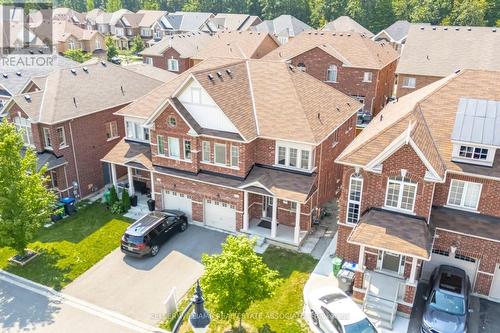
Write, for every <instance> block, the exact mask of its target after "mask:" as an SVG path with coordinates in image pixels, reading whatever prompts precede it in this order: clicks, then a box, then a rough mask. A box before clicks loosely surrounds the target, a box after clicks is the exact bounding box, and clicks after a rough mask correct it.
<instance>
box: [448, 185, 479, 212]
mask: <svg viewBox="0 0 500 333" xmlns="http://www.w3.org/2000/svg"><path fill="white" fill-rule="evenodd" d="M453 182H462V183H464V190H463V192H462V197H461V198H460V205H456V204H452V203H450V196H451V188H452V183H453ZM469 184H479V195H478V197H477V202H476V207H475V208H471V207H466V206H464V205H463V204H464V201H465V197H466V195H465V194H466V193H467V189H468V188H469ZM482 192H483V184H482V183H476V182H469V181H466V180H461V179H456V178H453V179H451V181H450V187H449V189H448V197H447V199H446V207H450V208H455V209H460V210H465V211H469V212H477V211H478V208H479V202H480V201H481V194H482Z"/></svg>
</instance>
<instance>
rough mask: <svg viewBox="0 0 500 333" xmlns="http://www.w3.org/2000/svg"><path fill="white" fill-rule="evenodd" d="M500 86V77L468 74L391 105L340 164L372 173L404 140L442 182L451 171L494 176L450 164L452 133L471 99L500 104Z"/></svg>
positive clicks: (476, 72) (486, 73) (493, 73)
mask: <svg viewBox="0 0 500 333" xmlns="http://www.w3.org/2000/svg"><path fill="white" fill-rule="evenodd" d="M498 80H500V72H498V71H484V70H465V71H462V72H460V73H459V74H452V75H449V76H448V77H446V78H443V79H441V80H439V81H436V82H434V83H432V84H430V85H428V86H426V87H423V88H421V89H419V90H416V91H415V92H413V93H411V94H408V95H405V96H403V97H401V98H399V100H397V101H395V102H391V103H389V104H388V105H387V106H386V107H385V108H384V109H383V110H382V112H381V113H379V115H377V117H376V118H374V119H373V120H372V122H371V123H370V124H369V125H368V126H367V127H366V128H365V129H364V130H363V131H362V132H361V133H360V134H359V135H358V136H357V137H356V139H355V140H354V141H353V142H352V143H351V144H350V145H349V146H348V147H347V148H346V149H345V150H344V151H343V152H342V153H341V154H340V156H339V157H338V158H337V162H339V163H342V164H348V165H357V166H360V167H365V168H366V167H369V166H370V165H373V164H374V162H373V161H374V160H376V159H379V158H380V157H382V156H383V155H384V151H387V148H388V147H389V146H390V145H393V144H394V143H396V142H397V141H398V139H399V138H403V139H404V141H405V142H407V143H409V144H411V145H412V148H413V149H414V150H416V151H418V152H419V153H420V154H421V158H422V159H423V161H424V163H427V165H428V168H432V169H434V171H435V172H436V174H437V175H438V176H439V177H441V178H443V177H444V173H445V171H447V170H449V171H455V172H469V173H470V172H473V173H477V174H484V175H490V174H491V170H490V169H491V168H489V167H481V166H475V165H466V164H463V163H459V162H454V161H452V148H453V143H452V132H453V128H454V125H455V120H456V117H457V114H458V112H459V105H460V100H461V99H462V98H463V97H464V96H468V98H476V99H487V100H496V101H499V100H500V86H499V85H498V84H496V82H498ZM386 157H388V156H386Z"/></svg>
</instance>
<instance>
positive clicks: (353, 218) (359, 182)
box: [346, 173, 363, 223]
mask: <svg viewBox="0 0 500 333" xmlns="http://www.w3.org/2000/svg"><path fill="white" fill-rule="evenodd" d="M362 193H363V177H362V176H361V175H360V174H357V173H354V174H352V175H351V178H350V180H349V197H348V198H347V216H346V219H347V223H358V221H359V216H360V210H361V196H362Z"/></svg>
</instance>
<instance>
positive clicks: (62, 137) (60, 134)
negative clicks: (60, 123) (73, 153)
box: [56, 127, 66, 148]
mask: <svg viewBox="0 0 500 333" xmlns="http://www.w3.org/2000/svg"><path fill="white" fill-rule="evenodd" d="M56 134H57V139H58V140H59V148H62V147H65V146H66V134H65V133H64V127H58V128H56Z"/></svg>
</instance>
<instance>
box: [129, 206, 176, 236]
mask: <svg viewBox="0 0 500 333" xmlns="http://www.w3.org/2000/svg"><path fill="white" fill-rule="evenodd" d="M166 216H168V214H166V213H163V212H158V211H154V212H151V213H149V214H148V215H146V216H143V217H141V218H140V219H139V220H137V221H136V222H134V223H133V224H132V225H131V226H130V227H128V228H127V231H126V233H127V234H128V235H131V236H144V235H145V234H146V233H147V232H148V231H149V230H150V229H151V228H153V227H154V226H155V225H156V224H157V223H158V221H161V220H162V219H163V218H165V217H166Z"/></svg>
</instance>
